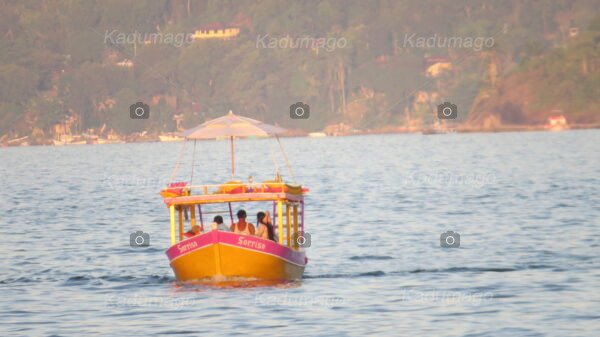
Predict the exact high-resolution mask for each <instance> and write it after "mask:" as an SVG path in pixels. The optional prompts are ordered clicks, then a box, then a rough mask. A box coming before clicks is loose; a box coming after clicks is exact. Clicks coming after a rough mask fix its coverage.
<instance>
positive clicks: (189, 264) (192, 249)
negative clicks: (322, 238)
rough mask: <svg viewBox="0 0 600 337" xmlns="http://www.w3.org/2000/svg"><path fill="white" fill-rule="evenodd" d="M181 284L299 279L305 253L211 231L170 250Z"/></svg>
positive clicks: (168, 251)
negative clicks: (190, 282) (191, 282)
mask: <svg viewBox="0 0 600 337" xmlns="http://www.w3.org/2000/svg"><path fill="white" fill-rule="evenodd" d="M167 256H168V257H169V259H170V260H171V268H172V269H173V272H174V273H175V277H176V278H177V280H178V281H182V282H185V281H193V280H196V281H211V282H213V281H215V282H222V281H227V280H239V279H247V280H274V281H275V280H277V281H288V280H297V279H300V278H301V277H302V274H303V273H304V268H305V266H306V262H307V259H306V256H305V254H304V252H303V251H299V250H295V249H292V248H289V247H286V246H282V245H279V244H277V243H275V242H272V241H269V240H263V239H260V238H257V237H254V236H246V235H240V234H234V233H229V232H220V231H211V232H208V233H204V234H201V235H198V236H195V237H193V238H190V239H187V240H183V241H181V242H179V243H177V244H175V245H173V246H172V247H171V248H169V250H167Z"/></svg>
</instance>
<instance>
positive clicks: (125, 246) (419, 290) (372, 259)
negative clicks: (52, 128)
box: [0, 130, 600, 336]
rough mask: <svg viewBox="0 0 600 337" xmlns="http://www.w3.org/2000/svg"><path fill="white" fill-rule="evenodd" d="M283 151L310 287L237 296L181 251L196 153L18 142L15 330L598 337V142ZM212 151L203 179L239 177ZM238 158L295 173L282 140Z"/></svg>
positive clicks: (8, 182)
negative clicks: (185, 194)
mask: <svg viewBox="0 0 600 337" xmlns="http://www.w3.org/2000/svg"><path fill="white" fill-rule="evenodd" d="M282 142H283V144H284V146H285V147H286V150H287V153H288V155H289V157H290V161H291V163H292V164H293V168H294V172H295V175H296V178H297V180H298V181H299V182H302V183H303V184H305V185H306V186H308V187H309V188H310V189H311V194H310V196H309V197H308V200H307V207H308V208H307V214H306V221H307V230H308V231H309V232H310V234H311V238H312V246H311V247H310V248H308V257H309V265H308V267H307V269H306V274H305V276H306V277H305V278H304V279H303V280H302V281H300V282H295V283H291V284H286V285H281V286H275V287H254V288H230V289H214V288H210V287H203V286H189V285H188V286H180V285H178V284H177V283H176V282H175V281H174V277H173V274H172V271H171V270H170V268H169V265H168V261H167V258H166V256H165V254H164V250H165V249H166V248H167V246H168V244H169V231H168V226H169V225H168V214H167V213H168V212H167V209H166V208H165V206H164V205H163V204H162V201H161V199H160V197H159V195H158V194H157V192H158V191H159V189H160V187H161V186H162V184H163V183H164V182H165V181H166V180H168V178H169V175H170V174H171V171H172V169H173V166H174V163H175V162H176V160H177V156H178V153H179V151H180V149H181V148H182V143H172V144H165V143H147V144H122V145H101V146H71V147H30V148H8V149H1V150H0V186H2V188H1V189H0V256H1V259H0V295H1V296H0V317H2V319H0V336H96V335H101V336H173V335H216V334H218V335H256V336H259V335H260V336H262V335H273V336H277V335H288V336H350V335H367V334H369V335H381V336H392V335H397V336H424V335H428V336H598V333H599V332H598V331H600V295H599V293H600V258H599V253H600V231H599V229H600V226H599V225H600V151H599V150H600V145H599V144H600V132H599V131H597V130H591V131H571V132H563V133H539V132H538V133H500V134H449V135H434V136H422V135H386V136H360V137H345V138H325V139H309V138H295V139H283V140H282ZM192 148H193V144H192V143H187V144H186V145H185V148H184V156H183V158H184V160H183V163H182V165H181V166H180V169H179V171H178V173H177V176H178V177H179V178H183V177H188V178H189V175H190V171H191V170H190V166H191V157H192V156H191V153H192ZM196 150H197V153H196V166H195V168H194V181H195V182H197V183H198V182H206V183H213V182H214V183H216V182H223V181H226V180H228V178H229V173H228V172H229V171H228V170H229V165H230V163H229V154H228V151H229V143H227V142H219V141H209V142H200V143H198V145H197V149H196ZM236 152H237V158H236V159H237V163H238V172H239V176H240V177H243V178H244V179H245V178H246V177H247V176H248V175H252V176H253V177H254V180H255V181H262V180H265V179H269V178H272V176H273V175H274V172H275V170H274V162H273V159H272V157H273V156H272V155H271V153H274V154H276V155H277V156H276V159H277V162H278V165H279V166H280V168H281V170H282V173H283V174H284V175H285V176H286V177H290V175H289V174H288V173H287V169H286V168H285V164H284V162H283V160H281V159H280V157H279V155H278V153H279V152H278V147H277V144H276V142H274V141H273V140H268V139H267V140H243V141H239V142H238V143H237V147H236ZM245 207H246V209H247V210H248V211H249V212H250V213H253V212H256V211H257V210H256V209H254V208H253V206H252V205H245ZM136 230H142V231H145V232H147V233H149V235H150V242H151V245H150V247H148V248H143V249H142V248H131V247H130V246H129V236H130V233H131V232H134V231H136ZM446 231H454V232H456V233H459V234H460V248H458V249H448V248H441V247H440V234H442V233H444V232H446Z"/></svg>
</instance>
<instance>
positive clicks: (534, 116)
mask: <svg viewBox="0 0 600 337" xmlns="http://www.w3.org/2000/svg"><path fill="white" fill-rule="evenodd" d="M599 10H600V1H597V0H595V1H594V0H580V1H566V0H554V1H533V0H532V1H523V0H507V1H466V0H458V1H456V0H453V1H450V0H448V1H446V0H440V1H414V0H413V1H399V0H378V1H375V0H373V1H362V0H356V1H350V0H323V1H279V0H262V1H251V0H241V1H234V0H214V1H212V0H211V1H192V0H157V1H138V0H105V1H99V0H98V1H96V0H68V1H56V0H40V1H29V0H23V1H19V0H3V1H0V136H1V135H2V134H7V133H10V134H11V135H12V136H19V135H27V134H30V133H31V132H32V131H33V130H34V129H37V130H38V132H43V133H44V134H46V135H51V134H52V133H53V130H55V129H56V125H57V124H61V123H65V121H66V120H70V121H75V126H74V128H75V130H74V131H75V132H85V131H86V130H89V129H94V130H96V131H98V130H102V131H103V132H107V130H111V129H112V130H114V131H116V132H118V133H130V132H134V131H142V130H145V131H148V132H151V133H158V132H161V131H173V130H175V122H174V120H173V116H174V115H180V116H181V117H183V126H184V127H185V126H191V125H194V124H197V123H199V122H202V121H203V120H205V119H206V118H209V117H214V116H217V115H220V114H223V113H224V112H227V111H229V110H233V111H235V112H237V113H239V114H242V115H247V116H251V117H256V118H259V119H263V120H266V121H269V122H271V123H279V124H280V125H283V126H287V127H291V128H302V129H305V130H320V129H322V128H323V127H324V126H325V125H326V124H329V123H332V122H346V123H348V124H350V125H352V126H353V127H355V128H363V129H365V128H378V127H383V126H386V125H408V124H411V123H428V122H430V121H431V119H432V116H433V112H434V110H435V106H436V105H437V104H439V103H441V102H443V101H450V102H453V103H455V104H457V106H458V107H459V111H460V116H459V119H460V120H463V121H465V120H466V121H472V122H473V123H476V122H478V121H481V120H482V119H484V117H485V116H484V115H485V114H489V113H490V111H493V112H494V113H497V114H499V115H501V116H502V115H503V114H504V113H505V111H504V110H505V107H506V106H509V107H511V108H510V109H508V110H511V112H510V113H511V114H512V113H513V111H512V110H515V109H517V110H518V111H519V112H518V114H520V115H519V116H518V118H514V119H508V120H506V122H516V123H525V124H526V123H532V122H536V121H537V120H538V119H539V118H540V116H541V114H542V112H543V111H546V110H547V109H552V108H560V109H562V110H563V111H564V113H565V114H566V115H567V117H568V118H570V119H572V120H574V121H578V120H579V121H592V120H593V121H598V115H599V114H598V100H597V97H598V96H599V95H598V90H599V89H598V88H600V78H599V76H600V65H599V64H600V61H599V59H600V51H599V44H600V29H598V25H599V24H598V20H599V17H598V13H599V12H600V11H599ZM594 16H596V17H595V18H594ZM221 28H238V29H239V35H237V36H235V37H233V38H229V39H221V38H206V39H200V38H193V37H192V34H194V32H196V31H197V30H204V29H206V31H209V30H211V29H215V30H216V29H221ZM305 42H306V43H305ZM530 76H535V79H536V80H535V81H529V82H528V81H526V80H524V79H523V78H529V77H530ZM516 79H520V80H516ZM511 83H515V84H519V85H520V86H523V85H524V84H527V85H526V87H527V88H521V87H519V88H521V90H520V92H527V93H528V95H530V96H529V97H528V99H523V98H522V97H519V95H518V94H516V93H514V92H513V93H511V94H508V93H507V91H511V88H512V87H513V86H511V85H510V84H511ZM138 101H142V102H146V103H148V104H149V105H150V107H151V114H150V118H149V119H148V120H145V121H139V120H131V119H130V115H129V106H130V105H131V104H133V103H135V102H138ZM298 101H302V102H304V103H306V104H309V105H310V108H311V115H310V118H309V119H307V120H296V119H290V116H289V106H290V105H291V104H293V103H295V102H298ZM507 104H508V105H507ZM510 104H512V105H510ZM526 104H528V105H527V106H524V105H526ZM513 105H516V108H514V107H513ZM531 111H534V112H531ZM469 113H471V116H468V114H469ZM501 119H502V118H501Z"/></svg>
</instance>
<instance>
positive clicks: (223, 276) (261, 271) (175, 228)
mask: <svg viewBox="0 0 600 337" xmlns="http://www.w3.org/2000/svg"><path fill="white" fill-rule="evenodd" d="M282 131H284V130H283V129H281V128H278V127H275V126H272V125H268V124H264V123H262V122H259V121H256V120H253V119H249V118H245V117H241V116H237V115H234V114H233V113H232V112H230V113H229V114H228V115H226V116H223V117H220V118H217V119H215V120H212V121H208V122H206V123H204V124H202V125H200V126H198V127H196V128H193V129H190V130H188V131H186V132H184V133H183V135H184V137H185V138H186V139H187V140H189V139H192V140H194V141H195V140H197V139H214V138H222V137H223V136H224V135H226V136H228V137H229V138H230V140H231V175H232V177H233V176H234V175H235V161H234V138H235V137H248V136H250V135H254V136H266V135H277V134H279V133H280V132H282ZM277 140H278V141H279V138H277ZM280 145H281V143H280ZM194 148H195V146H194ZM284 156H285V155H284ZM286 163H287V157H286ZM176 167H178V165H176ZM290 173H292V175H293V172H292V171H291V168H290ZM172 176H174V174H173V175H172ZM190 180H191V179H190ZM307 191H308V190H307V189H306V188H303V187H301V186H300V185H297V184H291V183H286V182H284V181H283V179H282V178H281V175H280V174H279V172H277V174H276V177H275V179H274V180H270V181H265V182H261V183H254V182H248V183H245V182H242V181H240V180H235V179H232V180H230V181H228V182H226V183H223V184H218V185H188V184H187V183H186V182H176V183H170V184H168V185H167V186H166V188H164V189H163V190H162V191H161V193H160V194H161V196H162V197H163V200H164V203H165V204H166V205H167V207H168V209H169V215H170V236H171V246H170V247H169V248H168V249H167V251H166V254H167V257H168V259H169V262H170V265H171V268H172V269H173V272H174V274H175V277H176V279H177V280H178V281H181V282H188V281H197V282H211V283H227V282H239V281H244V282H245V281H276V282H279V281H290V280H297V279H300V278H301V277H302V274H303V273H304V268H305V266H306V264H307V261H308V259H307V257H306V254H305V251H304V247H302V246H303V243H304V240H305V236H304V196H305V194H306V193H307ZM242 204H243V206H244V207H248V209H247V211H248V215H249V220H248V222H254V221H251V220H252V219H251V214H252V213H256V211H266V210H268V211H269V212H271V211H272V213H271V214H273V215H274V219H273V221H272V223H273V226H274V229H275V232H276V241H271V240H265V239H262V238H259V237H257V236H253V235H244V234H237V233H233V232H229V231H221V230H217V229H212V228H211V225H210V224H209V221H210V220H212V217H213V216H214V215H216V214H219V215H221V216H223V218H225V219H227V220H229V221H227V220H226V221H225V224H227V227H229V224H232V223H234V222H235V219H234V212H236V211H237V210H239V209H240V208H241V206H242ZM219 206H221V207H220V208H221V210H214V208H219ZM223 208H224V210H223ZM194 226H200V227H201V228H202V229H203V230H202V233H200V234H197V235H195V236H192V237H189V238H188V237H186V235H185V233H186V231H187V230H188V229H190V230H191V228H192V227H194ZM257 229H258V228H257Z"/></svg>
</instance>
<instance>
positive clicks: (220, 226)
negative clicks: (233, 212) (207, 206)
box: [210, 215, 229, 232]
mask: <svg viewBox="0 0 600 337" xmlns="http://www.w3.org/2000/svg"><path fill="white" fill-rule="evenodd" d="M210 228H211V229H212V230H213V231H214V230H217V231H223V232H229V228H227V226H225V224H224V223H223V217H222V216H220V215H217V216H215V217H214V218H213V223H212V224H211V225H210Z"/></svg>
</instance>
